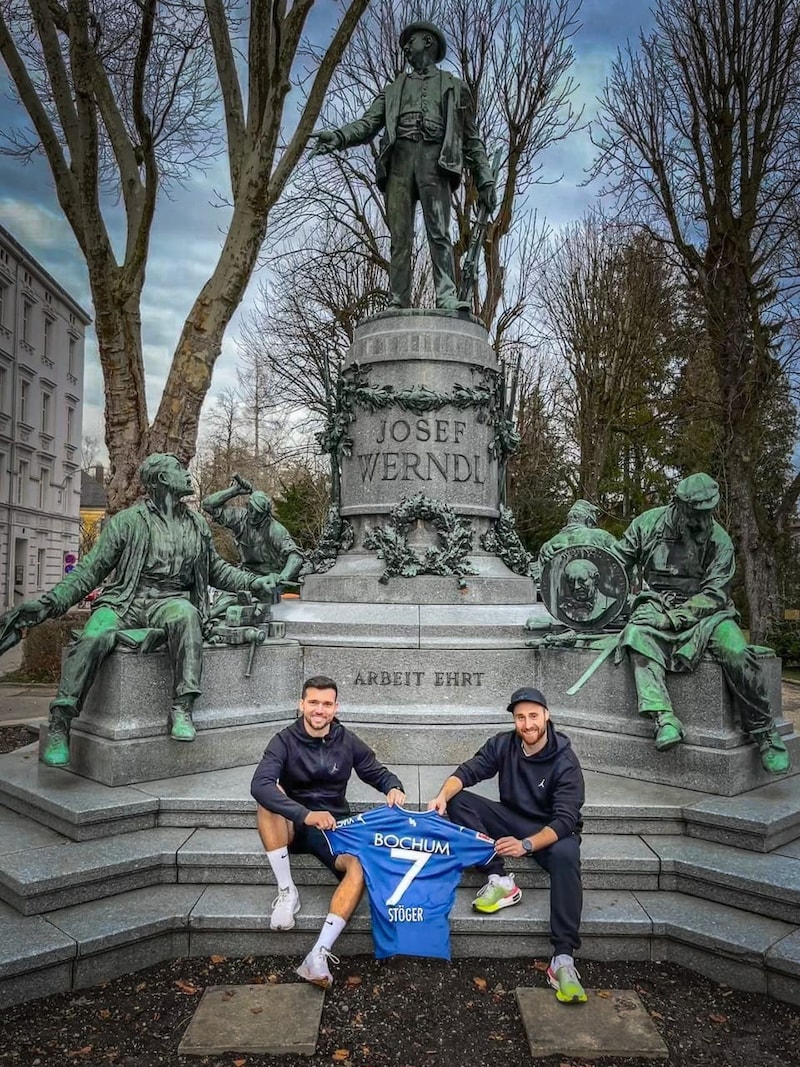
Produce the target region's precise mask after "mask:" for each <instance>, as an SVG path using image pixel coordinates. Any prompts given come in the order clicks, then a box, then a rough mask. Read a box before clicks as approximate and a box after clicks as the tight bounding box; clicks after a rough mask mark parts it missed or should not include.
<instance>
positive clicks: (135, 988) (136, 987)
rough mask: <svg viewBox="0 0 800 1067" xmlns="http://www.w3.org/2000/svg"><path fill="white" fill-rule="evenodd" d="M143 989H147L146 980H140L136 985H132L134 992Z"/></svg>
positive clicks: (139, 991)
mask: <svg viewBox="0 0 800 1067" xmlns="http://www.w3.org/2000/svg"><path fill="white" fill-rule="evenodd" d="M145 989H147V982H140V983H139V984H138V985H137V986H134V987H133V991H134V993H141V992H143V990H145Z"/></svg>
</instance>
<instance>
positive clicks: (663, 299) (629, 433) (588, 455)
mask: <svg viewBox="0 0 800 1067" xmlns="http://www.w3.org/2000/svg"><path fill="white" fill-rule="evenodd" d="M679 281H680V279H679V278H678V276H677V274H676V272H675V270H674V269H673V268H671V266H670V264H669V263H668V261H667V259H666V257H665V255H664V253H663V247H662V246H661V244H660V243H657V242H654V241H653V240H652V239H650V238H648V236H647V234H646V233H644V232H642V231H638V232H637V231H636V230H633V229H630V228H627V227H622V226H618V225H614V224H612V223H609V222H608V221H607V220H605V219H603V218H602V217H601V216H600V215H599V214H597V213H595V212H590V213H589V214H588V215H587V216H585V217H584V219H583V220H582V221H581V222H578V223H575V224H574V225H572V226H570V227H568V228H567V229H566V231H565V232H564V234H563V235H562V236H561V237H560V238H559V239H558V240H557V241H555V242H553V246H552V254H551V257H550V259H549V260H548V263H547V268H546V270H544V271H543V272H542V275H541V283H540V286H539V291H538V304H539V308H540V311H541V317H542V326H543V332H544V339H545V342H546V346H547V348H548V350H550V351H554V352H555V353H557V354H558V356H559V357H560V358H561V359H562V360H563V362H564V365H565V366H566V368H567V370H568V375H567V379H566V381H565V383H564V389H563V397H564V408H563V410H564V415H565V423H566V426H567V428H568V431H569V433H570V436H571V438H572V440H573V441H574V442H575V446H576V449H577V464H576V474H575V480H574V487H573V488H574V492H575V495H576V496H579V497H583V498H585V499H588V500H592V501H594V502H596V503H597V504H598V505H600V506H601V507H602V508H603V509H604V510H606V511H609V512H611V511H615V510H619V511H620V512H621V515H620V517H623V518H630V517H631V513H632V511H633V510H634V509H635V508H636V507H637V506H641V504H642V503H643V500H647V499H648V497H649V496H650V494H649V493H648V489H652V488H653V487H652V485H651V484H649V483H650V482H651V481H652V479H653V478H654V477H655V478H656V479H657V483H658V485H659V486H660V487H663V485H664V477H663V465H664V464H663V452H664V442H665V438H666V436H667V430H668V423H669V418H670V412H671V396H672V393H673V391H674V384H675V377H676V375H677V374H678V373H679V371H680V368H681V366H682V364H683V362H684V361H685V359H686V358H687V353H686V345H685V342H686V337H685V333H684V331H683V330H682V329H681V328H680V322H681V318H682V308H681V287H680V285H679Z"/></svg>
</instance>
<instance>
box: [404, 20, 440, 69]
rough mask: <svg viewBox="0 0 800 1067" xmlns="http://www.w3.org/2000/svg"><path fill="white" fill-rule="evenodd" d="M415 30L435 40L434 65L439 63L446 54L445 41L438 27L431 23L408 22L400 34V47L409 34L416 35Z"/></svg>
mask: <svg viewBox="0 0 800 1067" xmlns="http://www.w3.org/2000/svg"><path fill="white" fill-rule="evenodd" d="M417 30H420V31H421V32H422V33H429V34H430V35H431V37H433V38H434V39H435V41H436V47H437V52H436V56H435V57H434V58H435V62H436V63H440V62H441V61H442V60H443V59H444V57H445V54H446V52H447V41H446V39H445V36H444V34H443V33H442V31H441V30H440V29H439V27H438V26H434V24H433V23H432V22H410V23H409V24H408V26H406V28H405V29H404V30H403V32H402V33H401V34H400V47H401V48H402V47H403V46H404V45H405V43H406V41H407V40H408V39H409V37H410V36H411V34H412V33H416V31H417Z"/></svg>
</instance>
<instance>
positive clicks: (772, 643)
mask: <svg viewBox="0 0 800 1067" xmlns="http://www.w3.org/2000/svg"><path fill="white" fill-rule="evenodd" d="M764 643H765V644H767V645H769V647H770V648H774V649H775V654H776V655H778V656H780V658H781V659H782V660H783V665H784V667H800V622H788V621H787V622H779V623H777V624H776V625H775V626H773V628H772V629H771V630H770V631H769V633H768V634H767V637H766V640H765V642H764Z"/></svg>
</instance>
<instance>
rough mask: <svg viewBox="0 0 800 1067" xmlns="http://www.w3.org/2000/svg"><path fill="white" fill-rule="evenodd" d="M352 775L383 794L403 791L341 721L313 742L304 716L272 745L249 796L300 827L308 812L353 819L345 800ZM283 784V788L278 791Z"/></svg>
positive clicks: (332, 723) (255, 775)
mask: <svg viewBox="0 0 800 1067" xmlns="http://www.w3.org/2000/svg"><path fill="white" fill-rule="evenodd" d="M351 771H355V772H356V774H357V775H358V777H359V778H360V779H361V781H362V782H366V783H367V785H371V786H373V787H374V788H375V789H377V790H379V791H380V792H381V793H384V794H386V793H388V792H389V791H390V790H391V789H400V790H402V789H403V783H402V782H401V781H400V779H399V778H398V777H397V775H396V774H392V772H391V771H390V770H388V769H387V768H386V767H384V766H383V764H382V763H378V761H377V759H376V758H375V753H374V752H373V751H372V749H371V748H370V747H369V745H366V744H365V743H364V742H363V741H362V740H361V739H360V738H359V737H356V735H355V734H354V733H351V731H350V730H348V729H346V727H344V726H342V724H341V723H340V722H339V720H338V719H333V720H332V721H331V728H330V730H329V732H328V733H327V734H326V735H325V736H324V737H310V736H309V734H308V733H306V729H305V727H304V725H303V719H302V717H298V719H297V721H296V722H294V723H292V725H291V726H287V727H286V729H285V730H281V731H280V733H278V734H275V736H274V737H273V738H272V739H271V740H270V742H269V744H268V745H267V747H266V749H265V750H264V755H263V756H262V757H261V762H260V763H259V765H258V766H257V767H256V772H255V774H254V775H253V781H252V782H251V784H250V792H251V793H252V795H253V796H254V797H255V799H256V800H257V801H258V803H259V804H260V805H261V807H262V808H266V809H267V811H274V812H275V814H276V815H283V817H284V818H285V819H289V820H290V822H294V823H301V822H303V820H304V819H305V817H306V815H308V813H309V811H329V812H330V813H331V815H334V816H335V817H336V818H337V819H340V818H343V817H344V816H345V815H349V814H350V805H349V804H348V803H347V800H346V798H345V791H346V789H347V782H348V780H349V778H350V773H351ZM279 782H280V785H281V789H282V790H284V792H281V789H279V788H278V783H279Z"/></svg>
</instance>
